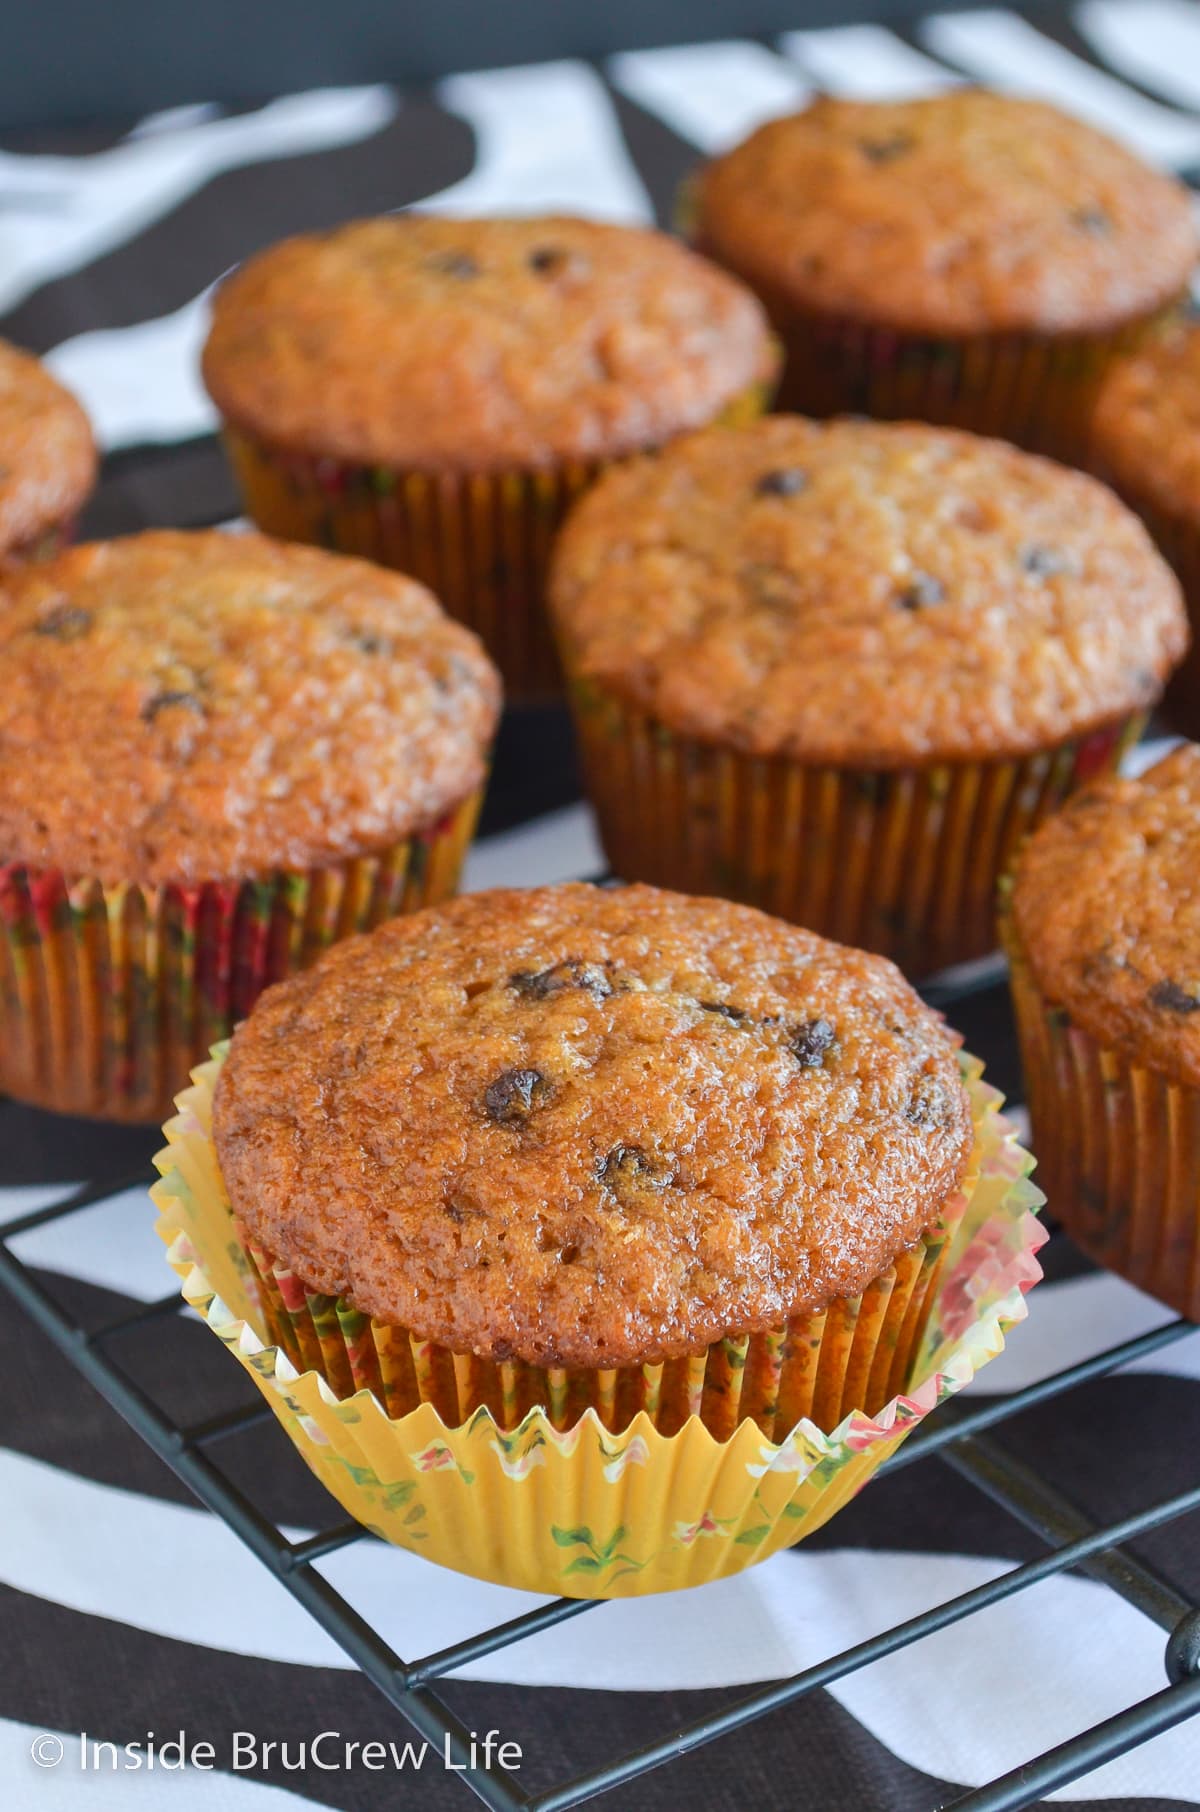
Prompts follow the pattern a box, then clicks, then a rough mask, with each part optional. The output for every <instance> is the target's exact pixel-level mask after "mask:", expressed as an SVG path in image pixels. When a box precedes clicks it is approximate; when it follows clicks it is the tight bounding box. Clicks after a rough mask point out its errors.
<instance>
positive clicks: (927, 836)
mask: <svg viewBox="0 0 1200 1812" xmlns="http://www.w3.org/2000/svg"><path fill="white" fill-rule="evenodd" d="M551 596H552V603H553V608H554V612H555V618H556V623H557V627H558V631H559V635H560V640H561V646H562V652H563V659H564V663H565V665H566V668H567V671H568V674H569V676H570V677H571V680H572V682H573V686H572V691H573V702H574V705H575V709H576V718H577V723H578V728H579V733H580V738H581V743H582V749H583V755H584V762H585V769H586V773H587V779H588V786H589V791H590V792H591V795H592V798H593V801H594V803H595V805H596V808H597V812H598V814H599V819H600V827H601V832H602V835H603V839H604V844H605V848H606V850H607V853H608V856H609V859H610V861H611V863H612V866H613V868H614V869H615V871H616V872H617V873H618V874H620V875H623V876H625V877H629V878H634V879H638V880H647V881H653V882H656V883H659V884H661V885H666V886H681V887H685V888H688V889H690V890H693V891H697V892H709V891H712V892H716V891H719V892H722V893H726V894H728V895H729V896H730V897H733V898H741V899H745V900H748V901H749V902H751V903H752V904H755V905H759V906H762V907H764V908H766V909H767V910H770V911H774V912H778V913H780V914H781V915H782V916H784V917H787V918H793V919H795V920H797V921H798V922H800V923H802V924H807V925H810V926H811V927H812V928H813V929H814V930H817V931H821V932H824V933H826V934H827V935H830V936H836V937H840V938H842V939H843V940H844V941H846V942H848V943H855V944H861V945H863V946H865V947H866V948H869V949H876V950H882V951H884V952H885V953H887V954H889V955H893V956H895V957H896V958H897V960H900V961H902V963H903V964H904V966H905V967H907V968H912V969H914V970H917V971H927V970H929V969H932V968H935V967H939V966H942V965H944V964H946V963H949V962H954V961H961V960H963V959H965V958H967V957H971V956H978V955H980V954H982V953H983V952H984V951H986V950H988V949H989V948H991V947H992V944H993V942H994V892H995V884H996V880H997V877H998V876H999V875H1000V874H1001V873H1002V872H1003V870H1004V868H1005V866H1006V865H1007V862H1008V858H1009V854H1010V852H1011V851H1012V850H1013V848H1014V847H1015V845H1016V843H1017V841H1018V840H1019V838H1020V837H1021V835H1022V834H1023V833H1024V831H1025V830H1027V829H1028V828H1029V827H1030V826H1031V825H1032V824H1033V823H1035V822H1036V821H1037V820H1038V819H1039V818H1040V817H1041V816H1042V815H1044V814H1045V813H1046V812H1047V811H1049V810H1050V809H1052V808H1053V807H1054V806H1055V805H1056V804H1057V803H1058V802H1059V801H1060V800H1061V799H1062V798H1063V797H1064V796H1065V794H1066V793H1068V792H1069V791H1071V790H1072V789H1073V788H1074V786H1075V785H1076V784H1077V783H1078V782H1079V781H1080V780H1081V779H1083V778H1086V777H1088V776H1090V775H1091V774H1093V773H1095V772H1096V771H1097V770H1098V769H1104V768H1106V767H1109V766H1111V765H1113V764H1114V763H1115V761H1116V759H1117V757H1118V755H1119V753H1120V750H1121V748H1122V745H1123V744H1124V742H1125V741H1127V740H1128V739H1129V738H1130V737H1131V736H1132V735H1134V734H1135V733H1136V731H1137V728H1138V726H1139V724H1140V720H1141V717H1142V714H1143V713H1144V711H1145V710H1146V708H1147V707H1148V706H1149V705H1151V704H1153V702H1154V701H1155V700H1156V699H1157V698H1158V696H1159V694H1160V692H1161V690H1162V686H1163V682H1164V680H1165V678H1166V676H1167V674H1168V673H1169V672H1170V670H1171V668H1172V667H1173V666H1174V665H1175V663H1176V662H1177V661H1178V660H1179V658H1180V656H1181V654H1182V652H1183V650H1184V647H1185V645H1186V641H1187V628H1186V623H1185V619H1184V614H1183V607H1182V604H1181V602H1180V596H1179V588H1178V585H1177V584H1176V582H1175V579H1174V577H1173V576H1172V574H1171V572H1170V570H1169V569H1168V568H1167V566H1166V565H1165V564H1164V562H1163V561H1162V560H1161V559H1160V557H1159V556H1158V554H1157V553H1156V552H1155V550H1154V547H1153V545H1152V543H1151V541H1150V538H1149V536H1148V535H1147V534H1146V531H1145V530H1144V528H1143V527H1142V525H1141V523H1139V522H1138V520H1137V519H1136V517H1134V516H1133V515H1132V514H1131V513H1130V512H1129V511H1128V510H1126V509H1125V508H1124V506H1123V505H1121V504H1120V503H1119V502H1118V501H1117V499H1116V498H1115V497H1113V496H1112V494H1111V493H1110V492H1109V491H1107V490H1105V488H1104V487H1103V486H1102V485H1100V484H1098V483H1096V482H1095V480H1093V479H1091V478H1087V477H1085V476H1083V475H1082V474H1080V473H1077V472H1070V471H1067V470H1066V469H1065V468H1063V467H1060V466H1056V465H1053V464H1051V463H1050V462H1049V461H1047V460H1044V459H1040V458H1038V457H1037V456H1035V455H1032V454H1027V453H1021V452H1018V451H1017V450H1016V449H1015V448H1013V447H1010V446H1007V445H1005V444H1003V443H1001V442H998V441H988V440H983V439H979V438H977V437H975V436H973V435H967V434H961V433H956V432H953V431H950V430H946V429H938V428H932V427H925V426H921V425H915V424H891V425H889V424H876V423H868V422H858V421H848V420H843V421H835V422H831V423H816V422H811V421H806V420H803V419H801V418H798V417H783V416H777V417H772V418H771V419H769V420H766V421H762V422H759V423H756V424H753V425H751V426H749V427H745V428H742V429H737V430H732V429H730V430H721V429H710V430H708V431H706V432H703V433H700V434H696V435H693V436H689V437H688V438H687V439H685V440H683V441H681V442H679V443H677V444H676V445H675V446H674V447H671V448H669V449H667V450H666V451H665V452H664V453H663V454H661V455H660V456H659V457H658V458H657V459H655V460H652V461H650V460H647V461H643V462H640V463H636V464H633V465H629V466H626V467H624V468H621V469H619V470H617V471H614V472H612V473H609V474H608V475H607V476H606V477H605V478H604V479H603V480H602V481H601V482H600V483H599V484H598V485H597V486H596V488H595V489H594V490H593V491H592V493H591V494H590V496H588V497H587V498H585V499H584V500H583V502H582V503H581V504H580V505H579V506H578V508H577V509H576V511H575V512H574V514H573V515H572V518H571V520H570V522H569V523H568V525H567V527H566V530H565V532H564V534H563V537H562V539H561V542H560V544H559V548H558V552H557V557H556V561H555V566H554V571H553V577H552V583H551Z"/></svg>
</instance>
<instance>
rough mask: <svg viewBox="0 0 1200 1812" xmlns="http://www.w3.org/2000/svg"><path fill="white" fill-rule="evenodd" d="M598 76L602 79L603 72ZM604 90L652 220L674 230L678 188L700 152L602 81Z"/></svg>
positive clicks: (651, 114)
mask: <svg viewBox="0 0 1200 1812" xmlns="http://www.w3.org/2000/svg"><path fill="white" fill-rule="evenodd" d="M598 73H599V74H600V75H601V79H604V78H603V71H599V72H598ZM605 88H606V90H607V93H608V98H609V100H610V101H611V103H612V106H613V111H614V112H615V114H616V116H617V124H618V125H619V127H620V128H621V132H622V134H623V136H624V139H625V144H626V148H627V149H628V151H629V155H630V157H631V158H632V159H633V162H634V164H635V166H636V168H637V173H638V175H639V176H640V177H641V179H642V182H643V183H644V184H645V187H646V190H647V192H648V193H649V196H650V200H651V201H652V203H653V204H654V218H655V220H656V221H657V222H658V225H659V226H660V227H662V228H664V229H665V230H666V231H668V232H670V231H672V230H673V228H674V226H675V219H676V211H677V207H678V202H679V191H680V188H681V186H682V184H683V182H684V179H685V178H686V177H687V176H688V175H689V174H690V173H691V172H692V171H693V170H695V169H696V167H697V165H698V164H699V162H700V152H699V150H698V149H697V147H696V146H695V145H693V144H691V143H690V142H689V140H687V139H685V138H681V137H680V136H679V134H678V133H677V132H674V131H672V129H671V127H670V126H668V125H667V124H666V122H665V121H664V120H661V119H659V117H658V115H657V114H654V113H650V112H648V111H647V109H646V108H645V107H643V106H641V105H640V104H639V103H638V102H637V101H634V100H631V99H630V98H629V96H628V95H626V94H624V93H622V91H621V90H620V89H619V88H615V87H614V86H613V85H612V83H611V82H608V81H605Z"/></svg>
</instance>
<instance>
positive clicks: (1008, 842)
mask: <svg viewBox="0 0 1200 1812" xmlns="http://www.w3.org/2000/svg"><path fill="white" fill-rule="evenodd" d="M565 655H566V659H567V662H568V666H569V665H570V650H569V648H568V649H566V650H565ZM571 702H572V707H573V710H574V715H575V723H576V729H577V732H578V737H579V743H580V749H581V753H582V756H583V766H584V773H585V777H586V782H587V790H588V793H589V796H590V798H591V801H592V804H593V806H594V807H595V810H596V816H597V819H598V822H599V828H600V837H601V841H602V843H603V845H604V850H605V853H606V855H607V857H608V861H609V863H610V865H611V867H612V869H613V871H614V873H616V874H618V875H620V876H621V878H622V879H623V880H626V881H650V882H653V883H654V884H655V885H656V886H660V887H672V888H678V889H679V890H680V891H681V892H685V893H700V894H718V895H721V896H723V897H725V898H727V899H731V900H741V901H744V902H745V903H747V904H748V905H751V906H758V907H761V908H762V909H763V910H764V911H766V912H770V913H774V914H775V915H776V916H778V917H780V918H785V919H791V920H793V921H794V922H795V923H797V924H801V925H806V926H808V927H809V929H810V930H813V931H818V932H821V933H822V934H823V935H824V936H826V937H832V938H836V939H838V940H839V941H840V942H842V943H845V944H854V945H857V946H858V947H859V948H861V949H866V950H874V951H878V952H880V953H882V954H883V955H885V956H889V957H891V958H892V959H893V960H894V961H895V962H897V963H899V964H900V966H901V967H902V968H903V969H905V970H906V971H908V973H910V974H913V975H924V974H929V973H932V972H933V971H934V970H936V969H942V968H945V967H947V966H948V965H949V964H951V963H960V962H965V961H967V960H969V959H971V958H973V957H978V956H983V955H985V954H986V953H987V952H988V951H990V950H992V949H994V948H995V946H996V925H995V918H996V913H995V898H996V883H997V881H998V879H999V877H1000V876H1001V875H1002V874H1003V873H1004V872H1005V870H1006V869H1007V867H1008V864H1009V862H1010V860H1011V859H1012V856H1013V855H1014V854H1015V852H1016V849H1017V846H1018V844H1019V843H1020V841H1021V839H1022V838H1023V837H1024V836H1025V834H1026V833H1027V832H1028V831H1030V830H1031V829H1032V828H1033V827H1034V826H1035V825H1036V824H1038V823H1039V822H1040V821H1041V819H1042V818H1044V817H1046V816H1047V815H1048V814H1049V813H1050V812H1052V811H1054V810H1056V809H1057V808H1058V806H1060V805H1061V804H1062V802H1063V800H1064V799H1065V798H1066V797H1067V795H1068V794H1069V793H1072V792H1073V791H1074V790H1075V789H1076V788H1077V787H1079V786H1081V785H1082V784H1084V782H1086V781H1089V780H1092V779H1094V778H1096V777H1097V776H1098V775H1101V774H1106V773H1109V772H1111V771H1113V770H1115V768H1116V767H1117V765H1118V763H1119V762H1120V760H1121V757H1122V755H1123V754H1124V752H1125V750H1126V749H1127V748H1129V747H1130V746H1131V745H1132V744H1133V743H1134V742H1136V741H1137V739H1138V737H1139V735H1140V734H1141V731H1142V728H1143V726H1144V723H1145V717H1144V715H1143V714H1141V713H1138V714H1136V715H1134V716H1130V717H1128V718H1126V719H1124V720H1123V721H1122V722H1121V723H1118V724H1114V725H1111V726H1109V727H1107V728H1105V729H1102V730H1098V731H1095V732H1093V733H1092V734H1090V735H1088V736H1085V737H1082V738H1080V739H1078V740H1076V741H1072V742H1064V743H1061V744H1059V745H1058V746H1057V747H1056V748H1052V749H1046V750H1041V751H1038V752H1037V753H1035V754H1032V755H1027V756H1023V757H1019V758H1016V759H1012V760H996V761H978V762H940V763H937V764H934V765H932V766H928V767H912V768H895V769H886V770H883V769H881V770H872V769H866V768H853V767H827V766H822V765H819V764H807V763H803V762H800V761H794V760H789V759H787V758H784V757H764V756H753V755H747V754H743V753H741V752H739V751H738V750H735V749H723V748H720V747H717V746H715V745H713V744H709V743H703V742H700V741H697V740H696V739H695V738H691V737H687V736H681V735H677V734H676V733H675V732H673V731H670V730H667V729H666V728H665V727H664V726H663V725H661V724H659V723H656V722H655V721H654V720H653V719H651V718H648V717H645V716H642V715H640V714H639V713H637V712H635V711H633V710H631V709H629V708H628V707H627V706H625V704H624V703H623V702H622V701H621V700H620V699H618V698H617V697H616V695H615V694H613V693H610V692H609V691H607V690H606V689H604V688H601V687H599V686H597V685H595V684H594V683H593V682H591V681H579V682H576V683H575V684H574V685H572V688H571Z"/></svg>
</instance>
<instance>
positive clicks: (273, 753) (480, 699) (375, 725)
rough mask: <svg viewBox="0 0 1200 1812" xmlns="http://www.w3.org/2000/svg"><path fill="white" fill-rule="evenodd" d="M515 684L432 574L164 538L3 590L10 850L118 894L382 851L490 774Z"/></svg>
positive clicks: (6, 836) (202, 539)
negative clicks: (447, 604) (506, 697)
mask: <svg viewBox="0 0 1200 1812" xmlns="http://www.w3.org/2000/svg"><path fill="white" fill-rule="evenodd" d="M498 710H499V682H498V680H497V678H496V674H495V671H494V669H493V668H492V666H491V664H490V662H489V661H488V659H487V657H486V656H485V655H484V653H483V651H482V649H481V648H480V646H479V643H478V642H477V641H476V639H475V637H474V636H473V635H471V634H470V633H469V632H468V631H467V630H465V629H462V628H460V627H459V626H458V625H457V624H455V623H451V622H450V621H449V620H448V619H447V618H446V617H445V616H444V615H443V614H442V611H441V610H440V608H439V607H438V605H437V603H436V602H435V600H434V598H433V597H432V595H431V594H430V593H429V592H427V591H426V590H425V589H424V587H423V586H421V585H418V584H417V583H416V582H415V581H414V580H411V579H406V578H403V577H401V575H400V574H398V573H387V572H383V571H382V570H381V569H379V568H378V567H374V566H371V565H369V564H368V563H367V562H366V561H363V560H347V559H342V558H340V557H338V556H336V555H333V554H326V553H322V552H318V551H316V550H314V549H310V548H300V547H292V546H288V545H285V544H284V543H282V542H275V541H270V540H268V539H267V538H266V537H265V536H261V535H226V534H220V533H218V532H216V531H211V532H200V533H175V532H158V531H155V532H150V533H146V534H142V535H133V536H130V537H128V538H127V539H125V540H119V541H109V542H96V543H93V544H90V545H87V546H82V547H79V548H75V549H73V550H72V551H70V552H69V553H66V554H63V555H60V556H59V557H58V558H57V559H56V560H53V561H49V562H46V563H45V564H42V565H38V566H35V567H29V568H26V569H24V570H22V571H20V572H18V573H16V574H15V575H13V576H12V577H10V579H9V580H8V581H7V583H6V586H5V589H4V591H3V593H2V594H0V859H3V860H5V861H17V862H23V863H28V864H30V865H33V866H40V867H41V866H49V867H55V868H60V869H63V870H64V871H66V872H67V873H68V874H72V875H95V876H98V877H99V878H100V879H102V880H104V881H109V882H112V881H121V880H128V881H140V882H147V883H150V882H158V881H180V882H194V881H203V880H224V879H241V878H250V877H252V876H255V875H258V874H269V873H272V872H274V871H275V870H277V869H290V868H297V869H304V868H308V867H311V866H314V865H320V864H322V863H324V862H327V861H337V860H341V859H343V858H345V857H348V856H354V855H363V854H366V853H368V852H369V851H371V850H373V849H378V848H382V847H384V846H386V845H387V844H389V843H391V842H394V841H396V840H397V839H399V838H401V837H404V836H406V835H408V834H409V832H411V831H414V830H417V829H421V828H424V827H425V826H426V825H427V824H431V823H432V822H433V821H435V820H436V819H437V818H438V817H439V816H440V815H441V814H442V813H443V812H445V811H446V810H447V809H448V807H450V806H452V805H454V804H457V803H458V801H459V800H460V799H462V798H464V797H465V796H466V795H467V794H468V793H469V792H470V791H471V790H472V789H473V788H474V787H475V786H477V785H478V783H479V781H480V780H481V779H482V777H483V773H484V766H485V752H486V749H487V745H488V742H489V740H490V738H491V734H492V731H493V729H494V727H495V722H496V717H497V714H498Z"/></svg>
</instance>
